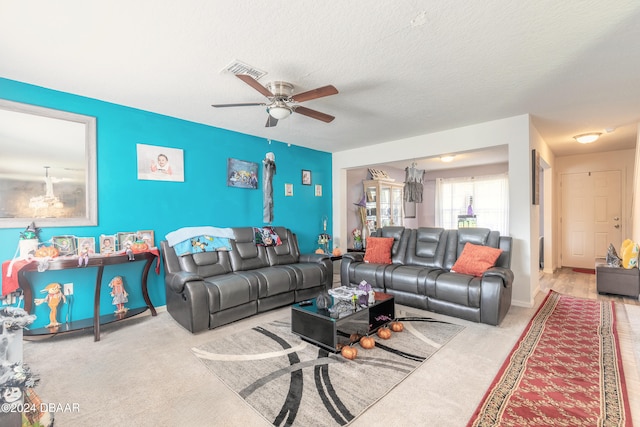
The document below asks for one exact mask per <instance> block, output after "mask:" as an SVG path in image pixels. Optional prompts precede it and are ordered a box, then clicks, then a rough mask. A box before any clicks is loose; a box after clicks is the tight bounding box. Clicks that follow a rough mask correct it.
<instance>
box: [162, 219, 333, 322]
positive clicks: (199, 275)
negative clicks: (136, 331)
mask: <svg viewBox="0 0 640 427" xmlns="http://www.w3.org/2000/svg"><path fill="white" fill-rule="evenodd" d="M274 229H275V231H276V233H277V234H278V236H279V237H280V239H281V240H282V245H279V246H267V247H264V246H257V245H256V244H255V243H254V234H253V228H252V227H238V228H232V230H233V234H234V236H235V238H234V239H231V240H230V244H231V251H229V252H226V251H220V252H201V253H195V254H189V255H183V256H180V257H178V256H177V255H176V252H175V250H174V249H173V248H172V247H171V246H169V244H168V243H167V241H166V240H165V241H162V242H161V247H162V256H163V258H164V261H165V290H166V294H167V311H168V312H169V314H171V316H172V317H173V318H174V319H175V320H176V321H177V322H178V323H179V324H180V325H182V326H183V327H185V328H186V329H188V330H189V331H191V332H193V333H195V332H199V331H203V330H207V329H213V328H216V327H218V326H221V325H224V324H227V323H230V322H234V321H236V320H239V319H242V318H245V317H248V316H252V315H254V314H256V313H261V312H264V311H268V310H271V309H273V308H276V307H281V306H285V305H289V304H292V303H294V302H298V301H302V300H305V299H309V298H315V297H316V296H317V295H318V294H319V293H320V292H321V291H326V290H327V289H329V288H330V287H331V283H332V280H333V264H332V262H331V258H330V257H329V256H328V255H322V254H300V250H299V247H298V242H297V239H296V236H295V234H293V233H292V232H291V230H289V229H287V228H284V227H274Z"/></svg>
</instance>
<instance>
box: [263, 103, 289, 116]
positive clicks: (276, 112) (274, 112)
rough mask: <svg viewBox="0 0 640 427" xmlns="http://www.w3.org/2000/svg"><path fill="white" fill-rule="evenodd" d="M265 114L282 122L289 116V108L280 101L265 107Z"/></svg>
mask: <svg viewBox="0 0 640 427" xmlns="http://www.w3.org/2000/svg"><path fill="white" fill-rule="evenodd" d="M267 113H269V115H270V116H271V117H273V118H274V119H278V120H282V119H286V118H287V117H289V116H290V115H291V107H289V106H288V105H287V104H285V103H284V102H282V101H276V103H275V104H273V105H270V106H268V107H267Z"/></svg>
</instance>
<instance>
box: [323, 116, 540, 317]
mask: <svg viewBox="0 0 640 427" xmlns="http://www.w3.org/2000/svg"><path fill="white" fill-rule="evenodd" d="M530 127H531V124H530V120H529V115H521V116H516V117H510V118H507V119H502V120H495V121H491V122H485V123H480V124H477V125H472V126H466V127H462V128H457V129H451V130H447V131H443V132H436V133H432V134H427V135H419V136H416V137H412V138H407V139H402V140H397V141H391V142H385V143H382V144H377V145H371V146H367V147H364V148H358V149H353V150H347V151H341V152H337V153H334V154H333V194H334V201H333V219H334V223H333V235H334V238H335V244H336V245H338V246H339V247H340V248H341V249H342V250H343V251H345V250H346V248H347V239H346V237H347V236H348V233H349V230H348V228H347V224H348V219H347V217H348V215H352V210H351V209H350V205H352V204H353V203H354V202H353V201H352V200H351V199H350V198H348V197H347V196H348V194H347V188H348V186H347V169H352V168H358V167H362V166H367V165H375V164H381V163H387V162H392V161H399V160H407V161H410V159H414V158H420V157H433V156H438V155H440V154H444V153H451V152H462V151H470V150H477V149H480V148H486V147H494V146H500V145H508V147H509V199H510V210H509V224H510V235H511V237H512V238H513V251H512V261H511V268H512V270H513V272H514V275H515V281H514V286H513V298H512V302H513V304H515V305H524V306H529V307H531V306H533V298H534V297H535V294H534V290H535V289H537V287H538V285H537V284H538V274H537V271H538V267H537V262H536V263H535V269H534V270H533V271H535V274H533V275H532V274H531V272H532V260H531V258H532V255H531V254H532V251H533V250H534V249H535V254H536V257H535V259H536V260H537V259H538V257H537V253H538V237H537V234H536V237H535V240H534V241H533V242H532V227H535V228H536V230H537V224H538V222H537V216H536V222H535V223H534V225H531V223H532V221H531V215H532V209H531V150H530V142H529V141H530V139H531V135H530ZM538 143H540V144H544V142H542V141H538ZM408 159H409V160H408ZM534 244H535V247H534V246H533V245H534Z"/></svg>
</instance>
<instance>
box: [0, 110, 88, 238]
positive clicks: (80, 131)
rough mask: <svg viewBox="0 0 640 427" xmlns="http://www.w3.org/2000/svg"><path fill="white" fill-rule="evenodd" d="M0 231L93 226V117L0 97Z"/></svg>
mask: <svg viewBox="0 0 640 427" xmlns="http://www.w3.org/2000/svg"><path fill="white" fill-rule="evenodd" d="M0 147H1V149H0V151H1V153H2V156H0V228H26V227H27V225H29V224H30V223H31V222H32V221H33V222H35V224H36V226H37V227H64V226H81V225H97V188H96V119H95V117H89V116H83V115H79V114H75V113H69V112H66V111H59V110H52V109H49V108H43V107H38V106H34V105H28V104H21V103H17V102H12V101H6V100H2V99H0Z"/></svg>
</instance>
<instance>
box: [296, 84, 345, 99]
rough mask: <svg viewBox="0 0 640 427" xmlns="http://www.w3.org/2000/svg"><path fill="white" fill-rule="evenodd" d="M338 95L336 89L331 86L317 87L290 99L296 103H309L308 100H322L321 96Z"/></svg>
mask: <svg viewBox="0 0 640 427" xmlns="http://www.w3.org/2000/svg"><path fill="white" fill-rule="evenodd" d="M336 93H338V89H336V88H335V87H333V86H332V85H328V86H323V87H319V88H317V89H313V90H308V91H306V92H302V93H298V94H296V95H293V96H292V97H291V99H292V100H294V101H296V102H303V101H309V100H310V99H316V98H322V97H323V96H329V95H335V94H336Z"/></svg>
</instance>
